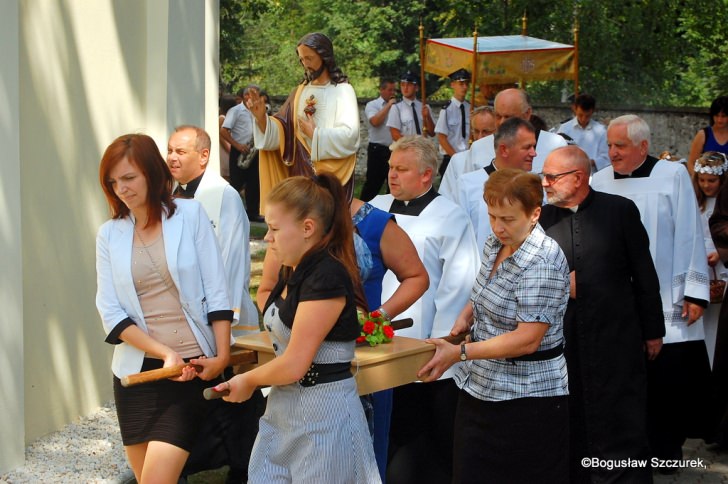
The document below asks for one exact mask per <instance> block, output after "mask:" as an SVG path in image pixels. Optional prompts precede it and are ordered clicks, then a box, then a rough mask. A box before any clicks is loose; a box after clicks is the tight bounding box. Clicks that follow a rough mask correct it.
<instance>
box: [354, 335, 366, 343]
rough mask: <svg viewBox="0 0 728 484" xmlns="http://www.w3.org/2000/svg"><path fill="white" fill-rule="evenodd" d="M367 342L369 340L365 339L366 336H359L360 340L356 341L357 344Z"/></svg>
mask: <svg viewBox="0 0 728 484" xmlns="http://www.w3.org/2000/svg"><path fill="white" fill-rule="evenodd" d="M366 340H367V339H366V337H365V336H359V337H358V338H357V339H356V342H357V343H363V342H365V341H366Z"/></svg>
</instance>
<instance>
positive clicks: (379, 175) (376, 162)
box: [359, 143, 391, 202]
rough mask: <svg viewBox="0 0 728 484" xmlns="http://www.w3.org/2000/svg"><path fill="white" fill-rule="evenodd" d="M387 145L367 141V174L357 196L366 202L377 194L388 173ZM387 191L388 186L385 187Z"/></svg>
mask: <svg viewBox="0 0 728 484" xmlns="http://www.w3.org/2000/svg"><path fill="white" fill-rule="evenodd" d="M390 154H391V152H390V151H389V146H385V145H380V144H377V143H369V146H368V147H367V174H366V180H365V181H364V186H362V188H361V194H360V195H359V198H361V199H362V200H364V201H365V202H368V201H369V200H371V199H372V198H374V197H376V196H377V195H378V194H379V189H380V188H382V183H385V182H386V181H387V174H388V173H389V155H390ZM387 193H389V188H387Z"/></svg>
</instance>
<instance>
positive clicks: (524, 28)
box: [518, 8, 528, 90]
mask: <svg viewBox="0 0 728 484" xmlns="http://www.w3.org/2000/svg"><path fill="white" fill-rule="evenodd" d="M521 35H522V36H524V37H525V36H527V35H528V14H527V11H526V9H525V8H524V9H523V17H521ZM518 84H519V86H518V87H520V88H521V89H523V90H525V89H526V81H524V80H523V77H521V78H520V79H519V80H518Z"/></svg>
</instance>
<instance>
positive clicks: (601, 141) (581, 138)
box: [558, 117, 610, 171]
mask: <svg viewBox="0 0 728 484" xmlns="http://www.w3.org/2000/svg"><path fill="white" fill-rule="evenodd" d="M558 132H559V133H564V134H566V135H568V136H570V137H571V139H573V140H574V142H576V144H577V145H578V146H579V148H581V149H582V150H584V151H585V152H586V154H587V156H589V159H590V160H594V163H595V164H596V166H597V168H596V170H597V171H599V170H601V169H602V168H606V167H607V166H609V165H610V161H609V148H608V147H607V128H606V127H605V126H604V125H603V124H602V123H599V122H597V121H594V120H593V119H590V120H589V123H588V124H587V125H586V128H582V127H581V125H580V124H579V122H578V121H577V120H576V117H574V118H573V119H570V120H569V121H567V122H565V123H563V124H562V125H561V126H559V129H558Z"/></svg>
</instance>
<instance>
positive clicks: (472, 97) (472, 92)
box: [470, 27, 478, 114]
mask: <svg viewBox="0 0 728 484" xmlns="http://www.w3.org/2000/svg"><path fill="white" fill-rule="evenodd" d="M470 79H471V84H470V114H473V110H474V109H475V86H476V85H477V84H478V29H477V28H476V27H473V70H472V71H471V76H470Z"/></svg>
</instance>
